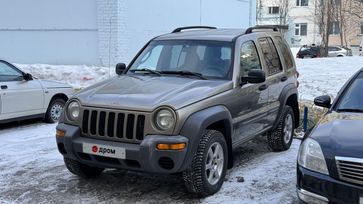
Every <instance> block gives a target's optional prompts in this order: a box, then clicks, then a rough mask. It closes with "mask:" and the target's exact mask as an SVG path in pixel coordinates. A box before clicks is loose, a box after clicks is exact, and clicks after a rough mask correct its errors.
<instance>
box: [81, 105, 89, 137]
mask: <svg viewBox="0 0 363 204" xmlns="http://www.w3.org/2000/svg"><path fill="white" fill-rule="evenodd" d="M88 117H89V110H84V112H83V121H82V129H83V132H84V133H86V134H87V133H88Z"/></svg>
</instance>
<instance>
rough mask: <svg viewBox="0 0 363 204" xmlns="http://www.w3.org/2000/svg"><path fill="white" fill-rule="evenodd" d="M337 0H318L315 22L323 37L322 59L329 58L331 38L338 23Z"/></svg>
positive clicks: (321, 46)
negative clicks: (334, 26) (335, 23)
mask: <svg viewBox="0 0 363 204" xmlns="http://www.w3.org/2000/svg"><path fill="white" fill-rule="evenodd" d="M335 2H336V1H335V0H317V1H316V4H315V20H316V24H317V25H318V26H319V33H320V35H321V37H322V40H321V45H320V52H321V56H322V57H327V56H328V47H329V38H330V34H331V32H332V29H333V24H334V22H336V12H337V4H336V3H335Z"/></svg>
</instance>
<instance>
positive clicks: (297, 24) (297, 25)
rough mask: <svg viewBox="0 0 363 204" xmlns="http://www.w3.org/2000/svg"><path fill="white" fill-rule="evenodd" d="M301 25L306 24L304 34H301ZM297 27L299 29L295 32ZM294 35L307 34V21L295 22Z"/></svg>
mask: <svg viewBox="0 0 363 204" xmlns="http://www.w3.org/2000/svg"><path fill="white" fill-rule="evenodd" d="M301 25H306V35H301ZM297 29H298V30H299V31H298V34H296V30H297ZM294 35H295V36H307V35H308V24H307V23H295V29H294Z"/></svg>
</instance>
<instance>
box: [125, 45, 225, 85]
mask: <svg viewBox="0 0 363 204" xmlns="http://www.w3.org/2000/svg"><path fill="white" fill-rule="evenodd" d="M231 44H232V43H229V42H212V41H190V40H188V41H177V40H168V41H153V42H151V43H150V44H149V45H148V46H147V47H146V48H145V49H144V51H143V52H142V53H141V54H140V55H139V56H138V58H137V59H136V60H135V62H134V63H133V64H132V65H131V67H130V69H129V70H128V72H127V73H137V70H139V71H140V72H141V71H143V72H142V73H148V74H156V73H160V74H181V73H182V74H183V75H182V76H186V75H185V73H189V74H191V73H192V74H194V76H199V77H201V76H202V77H204V78H216V79H230V78H231V74H232V73H231V58H232V49H231ZM145 71H147V72H145Z"/></svg>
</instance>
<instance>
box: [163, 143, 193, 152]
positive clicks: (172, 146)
mask: <svg viewBox="0 0 363 204" xmlns="http://www.w3.org/2000/svg"><path fill="white" fill-rule="evenodd" d="M185 147H186V144H185V143H176V144H157V145H156V148H157V149H158V150H183V149H185Z"/></svg>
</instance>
